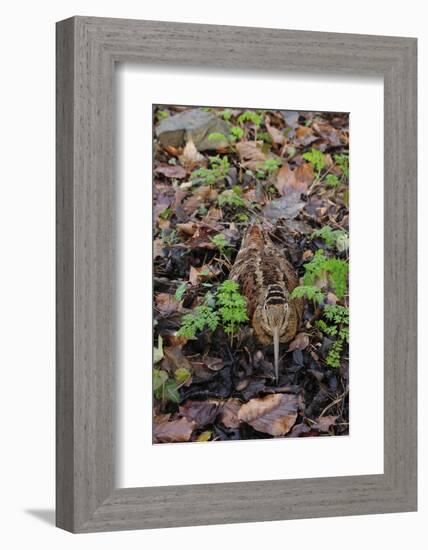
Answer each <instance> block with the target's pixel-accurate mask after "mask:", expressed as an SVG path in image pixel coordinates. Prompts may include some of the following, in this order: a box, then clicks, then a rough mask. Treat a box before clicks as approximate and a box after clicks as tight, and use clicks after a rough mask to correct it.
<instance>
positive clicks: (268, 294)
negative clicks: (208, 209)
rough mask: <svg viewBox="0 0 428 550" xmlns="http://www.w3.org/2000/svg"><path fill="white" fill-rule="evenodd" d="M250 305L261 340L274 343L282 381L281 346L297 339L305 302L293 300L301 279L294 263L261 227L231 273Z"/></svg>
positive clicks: (247, 237)
mask: <svg viewBox="0 0 428 550" xmlns="http://www.w3.org/2000/svg"><path fill="white" fill-rule="evenodd" d="M229 278H230V279H231V280H233V281H235V282H237V283H238V284H239V286H240V290H241V292H242V294H243V295H244V296H245V298H246V302H247V314H248V318H249V319H250V321H251V324H252V326H253V329H254V332H255V334H256V337H257V339H258V340H259V341H260V343H262V344H263V345H268V344H272V343H273V348H274V368H275V380H276V382H278V378H279V344H280V342H281V343H287V342H290V341H291V340H293V338H294V337H295V335H296V333H297V331H298V329H299V325H300V322H301V319H302V315H303V301H302V300H301V299H300V298H291V293H292V291H293V290H294V289H295V288H296V286H298V284H299V279H298V276H297V273H296V271H295V270H294V268H293V266H292V265H291V263H290V262H289V261H288V260H287V259H286V258H285V256H284V254H283V253H282V252H281V250H280V249H279V248H278V247H277V246H276V245H275V244H274V242H273V241H272V239H271V237H270V236H269V231H268V229H267V228H266V227H264V226H263V225H262V224H260V223H253V224H251V225H250V226H249V227H248V228H247V230H246V232H245V234H244V237H243V239H242V243H241V247H240V249H239V252H238V254H237V256H236V259H235V262H234V263H233V266H232V269H231V271H230V273H229Z"/></svg>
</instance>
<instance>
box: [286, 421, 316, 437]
mask: <svg viewBox="0 0 428 550" xmlns="http://www.w3.org/2000/svg"><path fill="white" fill-rule="evenodd" d="M311 429H312V428H310V427H309V426H308V425H307V424H305V423H304V422H301V423H300V424H295V425H294V426H293V429H292V430H291V432H290V437H300V436H301V435H304V434H307V433H308V432H310V431H311Z"/></svg>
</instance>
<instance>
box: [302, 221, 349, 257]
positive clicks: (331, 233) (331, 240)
mask: <svg viewBox="0 0 428 550" xmlns="http://www.w3.org/2000/svg"><path fill="white" fill-rule="evenodd" d="M316 237H319V238H321V239H323V240H324V242H325V244H326V245H327V246H328V247H332V246H336V248H337V250H338V251H339V252H344V251H345V250H347V249H348V247H349V238H348V234H347V233H346V231H343V229H331V227H329V226H328V225H325V226H324V227H322V228H321V229H317V230H316V231H314V232H313V233H312V235H311V239H315V238H316Z"/></svg>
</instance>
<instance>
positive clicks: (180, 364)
mask: <svg viewBox="0 0 428 550" xmlns="http://www.w3.org/2000/svg"><path fill="white" fill-rule="evenodd" d="M163 354H164V357H165V358H166V359H167V360H168V362H169V363H170V364H171V365H172V366H173V367H174V370H177V369H186V370H188V371H189V372H192V364H191V363H190V361H189V360H188V359H187V357H186V356H185V355H183V352H182V351H181V346H172V347H166V348H163Z"/></svg>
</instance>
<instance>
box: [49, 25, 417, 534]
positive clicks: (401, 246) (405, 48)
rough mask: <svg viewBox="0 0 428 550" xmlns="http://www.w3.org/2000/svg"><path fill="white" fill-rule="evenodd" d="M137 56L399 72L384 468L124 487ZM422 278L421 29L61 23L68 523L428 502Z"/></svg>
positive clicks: (309, 513) (60, 449)
mask: <svg viewBox="0 0 428 550" xmlns="http://www.w3.org/2000/svg"><path fill="white" fill-rule="evenodd" d="M125 61H126V62H130V61H131V62H138V63H142V64H153V63H157V64H159V63H161V64H173V65H176V66H177V65H183V66H184V65H192V66H196V67H198V66H202V65H203V66H205V67H206V66H207V65H209V66H210V67H220V68H221V67H226V68H233V69H237V70H238V69H246V70H254V71H257V70H266V69H268V70H270V71H277V72H281V71H299V72H302V71H311V72H313V71H318V72H323V71H333V72H336V73H342V74H344V73H348V74H362V75H363V74H374V75H382V76H383V78H384V89H385V159H384V160H385V211H384V212H385V245H384V246H385V314H384V315H385V316H384V323H385V350H384V352H385V395H384V398H385V426H384V438H385V440H384V445H385V446H384V449H385V465H384V474H382V475H364V476H349V477H334V478H320V479H299V480H279V481H278V480H274V481H267V482H266V481H263V482H258V481H254V482H247V483H222V484H210V485H192V486H175V487H152V488H144V487H142V488H130V489H116V488H115V486H114V457H115V450H114V440H115V434H114V394H115V391H114V365H115V350H114V341H115V327H114V294H115V267H114V251H115V245H114V243H115V235H114V233H115V231H114V227H115V202H114V200H115V190H114V180H113V174H114V170H113V159H114V131H113V102H114V96H113V90H114V88H113V80H114V67H115V63H116V62H125ZM416 294H417V293H416V39H413V38H397V37H386V36H363V35H351V34H347V35H345V34H330V33H318V32H301V31H288V30H276V29H258V28H243V27H227V26H212V25H193V24H182V23H166V22H155V21H134V20H121V19H100V18H88V17H73V18H71V19H67V20H65V21H61V22H59V23H58V24H57V525H58V527H61V528H63V529H67V530H69V531H72V532H80V533H82V532H92V531H106V530H118V529H141V528H156V527H172V526H184V525H201V524H215V523H234V522H249V521H269V520H283V519H291V518H309V517H319V516H339V515H351V514H373V513H382V512H404V511H412V510H416V507H417V462H416V461H417V451H416V442H417V437H416ZM368 306H369V305H368ZM367 360H370V359H369V358H368V359H367ZM373 367H374V368H376V365H373ZM362 452H364V450H362Z"/></svg>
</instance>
